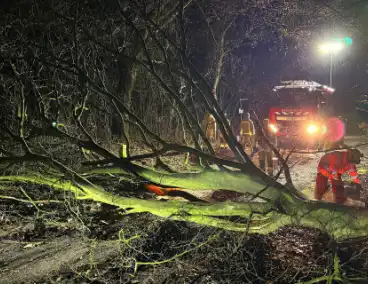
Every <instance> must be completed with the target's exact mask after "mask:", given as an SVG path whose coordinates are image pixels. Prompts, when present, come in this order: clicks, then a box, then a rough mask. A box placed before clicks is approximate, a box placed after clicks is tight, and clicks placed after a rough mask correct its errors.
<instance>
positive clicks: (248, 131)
mask: <svg viewBox="0 0 368 284" xmlns="http://www.w3.org/2000/svg"><path fill="white" fill-rule="evenodd" d="M255 132H256V131H255V129H254V124H253V121H252V120H242V121H241V122H240V135H255Z"/></svg>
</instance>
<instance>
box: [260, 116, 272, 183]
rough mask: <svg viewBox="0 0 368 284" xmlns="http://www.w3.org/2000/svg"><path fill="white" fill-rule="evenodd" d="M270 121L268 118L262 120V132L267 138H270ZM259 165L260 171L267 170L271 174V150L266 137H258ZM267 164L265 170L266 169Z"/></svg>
mask: <svg viewBox="0 0 368 284" xmlns="http://www.w3.org/2000/svg"><path fill="white" fill-rule="evenodd" d="M269 124H270V121H269V119H268V118H265V119H264V120H263V130H264V134H265V135H266V136H267V138H270V128H269ZM259 148H260V150H259V167H260V168H261V169H262V171H264V172H267V174H268V175H269V176H272V175H273V161H272V150H271V148H270V146H269V145H268V144H267V142H266V139H265V138H264V137H260V141H259ZM266 166H267V171H266Z"/></svg>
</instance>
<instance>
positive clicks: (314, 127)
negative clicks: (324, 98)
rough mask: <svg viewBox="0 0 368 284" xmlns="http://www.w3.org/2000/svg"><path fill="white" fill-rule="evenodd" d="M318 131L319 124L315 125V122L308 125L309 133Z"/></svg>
mask: <svg viewBox="0 0 368 284" xmlns="http://www.w3.org/2000/svg"><path fill="white" fill-rule="evenodd" d="M317 131H318V126H317V125H315V124H310V125H308V128H307V132H308V133H309V134H314V133H316V132H317Z"/></svg>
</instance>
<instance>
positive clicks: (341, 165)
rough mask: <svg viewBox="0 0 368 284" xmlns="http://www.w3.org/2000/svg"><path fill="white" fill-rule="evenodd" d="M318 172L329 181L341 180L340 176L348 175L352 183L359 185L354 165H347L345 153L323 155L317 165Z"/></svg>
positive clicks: (334, 152) (346, 153)
mask: <svg viewBox="0 0 368 284" xmlns="http://www.w3.org/2000/svg"><path fill="white" fill-rule="evenodd" d="M318 172H319V173H321V174H323V175H324V176H326V177H328V178H329V179H330V180H332V179H334V180H337V179H341V175H342V174H344V173H348V174H349V175H350V176H351V178H352V179H353V182H354V183H357V184H360V179H359V176H358V172H357V169H356V166H355V164H352V163H349V161H348V152H347V151H333V152H330V153H327V154H326V155H324V156H323V157H322V158H321V160H320V162H319V164H318Z"/></svg>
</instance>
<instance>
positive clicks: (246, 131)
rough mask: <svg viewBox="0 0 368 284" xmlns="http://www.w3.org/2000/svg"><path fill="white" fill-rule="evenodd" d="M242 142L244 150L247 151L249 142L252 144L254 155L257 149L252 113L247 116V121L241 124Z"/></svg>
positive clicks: (244, 120)
mask: <svg viewBox="0 0 368 284" xmlns="http://www.w3.org/2000/svg"><path fill="white" fill-rule="evenodd" d="M240 141H241V143H242V144H243V147H244V150H245V149H246V146H247V142H248V143H249V144H250V148H251V151H252V153H253V152H254V151H255V149H256V131H255V128H254V123H253V121H252V120H251V119H250V113H249V112H247V113H246V114H245V119H243V120H242V121H241V122H240Z"/></svg>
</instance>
